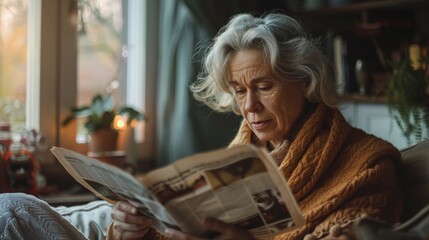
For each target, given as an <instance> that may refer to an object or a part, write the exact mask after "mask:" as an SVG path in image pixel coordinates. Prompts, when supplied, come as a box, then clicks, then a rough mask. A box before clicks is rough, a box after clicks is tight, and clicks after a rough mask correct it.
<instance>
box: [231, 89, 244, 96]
mask: <svg viewBox="0 0 429 240" xmlns="http://www.w3.org/2000/svg"><path fill="white" fill-rule="evenodd" d="M234 90H235V94H237V95H238V94H243V93H245V92H246V90H244V88H236V89H234Z"/></svg>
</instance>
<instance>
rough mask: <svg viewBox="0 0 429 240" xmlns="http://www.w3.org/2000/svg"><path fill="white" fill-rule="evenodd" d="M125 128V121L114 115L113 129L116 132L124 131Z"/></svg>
mask: <svg viewBox="0 0 429 240" xmlns="http://www.w3.org/2000/svg"><path fill="white" fill-rule="evenodd" d="M126 126H127V124H126V120H125V119H124V118H123V117H122V116H121V115H116V116H115V119H114V120H113V128H114V129H116V130H122V129H125V128H126Z"/></svg>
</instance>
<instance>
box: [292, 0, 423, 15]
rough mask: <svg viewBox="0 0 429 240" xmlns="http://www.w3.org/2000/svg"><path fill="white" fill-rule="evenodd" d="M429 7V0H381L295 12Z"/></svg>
mask: <svg viewBox="0 0 429 240" xmlns="http://www.w3.org/2000/svg"><path fill="white" fill-rule="evenodd" d="M422 6H424V7H429V1H427V0H379V1H363V2H354V3H345V4H343V5H338V6H326V7H320V8H314V9H309V10H299V11H293V12H294V13H295V14H335V13H350V12H359V11H365V10H371V9H385V8H404V7H410V8H412V7H422Z"/></svg>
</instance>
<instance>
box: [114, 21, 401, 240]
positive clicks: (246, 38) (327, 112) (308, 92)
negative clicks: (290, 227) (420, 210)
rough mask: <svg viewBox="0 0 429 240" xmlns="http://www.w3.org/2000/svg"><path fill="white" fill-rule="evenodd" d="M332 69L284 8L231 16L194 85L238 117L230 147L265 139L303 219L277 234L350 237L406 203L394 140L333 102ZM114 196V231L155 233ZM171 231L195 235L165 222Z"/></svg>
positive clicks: (392, 218) (203, 97)
mask: <svg viewBox="0 0 429 240" xmlns="http://www.w3.org/2000/svg"><path fill="white" fill-rule="evenodd" d="M335 89H336V86H335V80H334V74H333V70H332V68H331V67H330V65H329V64H328V62H327V61H326V59H325V57H324V56H323V55H322V53H321V51H320V50H319V49H318V48H317V47H316V46H315V44H314V42H313V41H311V40H310V39H309V38H308V37H307V35H306V33H305V32H304V30H303V29H302V27H301V26H300V25H299V23H298V22H297V21H295V20H294V19H292V18H290V17H288V16H286V15H282V14H268V15H266V16H264V17H262V18H257V17H254V16H251V15H248V14H240V15H237V16H235V17H234V18H233V19H231V21H230V22H229V23H228V24H227V25H226V26H225V27H224V28H223V29H222V30H221V31H220V33H219V34H218V36H217V37H216V38H215V41H214V44H213V45H212V46H211V48H210V49H209V51H208V54H207V56H206V58H205V62H204V70H203V72H202V73H201V75H200V78H199V81H197V82H196V83H195V84H194V85H193V86H192V90H193V92H194V95H195V97H196V98H197V99H198V100H199V101H201V102H203V103H205V104H206V105H208V106H209V107H211V108H212V109H214V110H216V111H219V112H228V111H233V112H234V113H236V114H239V115H241V116H243V118H244V120H243V122H242V124H241V126H240V129H239V131H238V133H237V135H236V137H235V139H234V140H233V141H232V143H231V145H238V144H247V143H253V144H256V145H259V146H263V147H266V148H267V149H268V150H269V151H270V153H271V155H272V157H273V159H274V160H275V161H276V163H277V164H278V166H279V168H280V170H281V171H282V173H283V174H284V176H285V178H286V179H287V180H288V182H289V184H290V188H291V190H292V192H293V193H294V195H295V197H296V199H297V201H298V204H299V206H300V207H301V209H302V212H303V215H304V218H305V220H306V224H305V226H303V227H301V228H299V229H297V230H295V231H292V232H289V233H286V234H283V235H280V236H276V237H275V238H274V239H303V238H305V239H323V238H325V239H332V238H335V237H338V238H341V239H354V238H355V237H354V234H353V232H352V231H351V230H352V223H353V221H355V220H357V219H359V218H362V217H363V216H366V215H368V216H372V217H374V218H377V219H380V220H383V221H386V222H390V223H394V222H397V221H399V217H400V215H401V209H402V200H401V199H402V196H401V190H400V189H398V188H397V186H398V185H399V184H397V181H398V179H397V176H396V174H395V161H398V160H399V159H400V154H399V152H398V150H397V149H395V148H394V147H393V146H392V145H391V144H390V143H388V142H385V141H383V140H380V139H378V138H376V137H374V136H371V135H368V134H366V133H365V132H363V131H361V130H359V129H356V128H353V127H351V126H350V125H349V124H348V123H347V122H346V121H345V120H344V118H343V116H342V115H341V113H340V111H339V110H338V109H337V108H336V106H337V104H338V102H339V99H338V96H337V94H336V91H335ZM133 212H135V209H134V208H133V207H132V206H130V205H128V204H126V203H118V204H117V205H116V206H115V208H114V209H113V211H112V218H113V219H114V223H113V227H112V228H111V233H112V234H113V235H115V236H121V238H127V237H130V238H133V237H141V236H144V235H145V234H146V235H145V236H146V237H148V239H153V238H158V237H160V236H158V237H157V236H156V233H155V232H154V231H153V230H150V229H149V228H148V227H144V225H145V224H141V223H147V222H149V224H150V220H149V221H148V219H146V218H144V217H139V216H137V215H133ZM207 227H208V228H210V229H213V230H216V231H218V232H220V233H222V234H224V235H225V236H226V237H228V238H229V239H251V238H252V237H251V235H250V234H249V233H248V232H246V231H244V230H241V229H238V228H236V227H234V226H232V225H229V224H226V223H223V222H221V221H218V220H216V219H208V220H207ZM169 234H170V237H171V238H173V239H198V238H196V237H193V236H189V235H187V234H185V233H182V232H179V231H175V230H170V231H169Z"/></svg>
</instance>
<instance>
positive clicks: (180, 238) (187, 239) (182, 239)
mask: <svg viewBox="0 0 429 240" xmlns="http://www.w3.org/2000/svg"><path fill="white" fill-rule="evenodd" d="M167 236H168V237H169V238H171V239H174V240H203V239H202V238H198V237H195V236H191V235H189V234H186V233H184V232H181V231H177V230H175V229H171V228H170V229H168V230H167Z"/></svg>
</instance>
